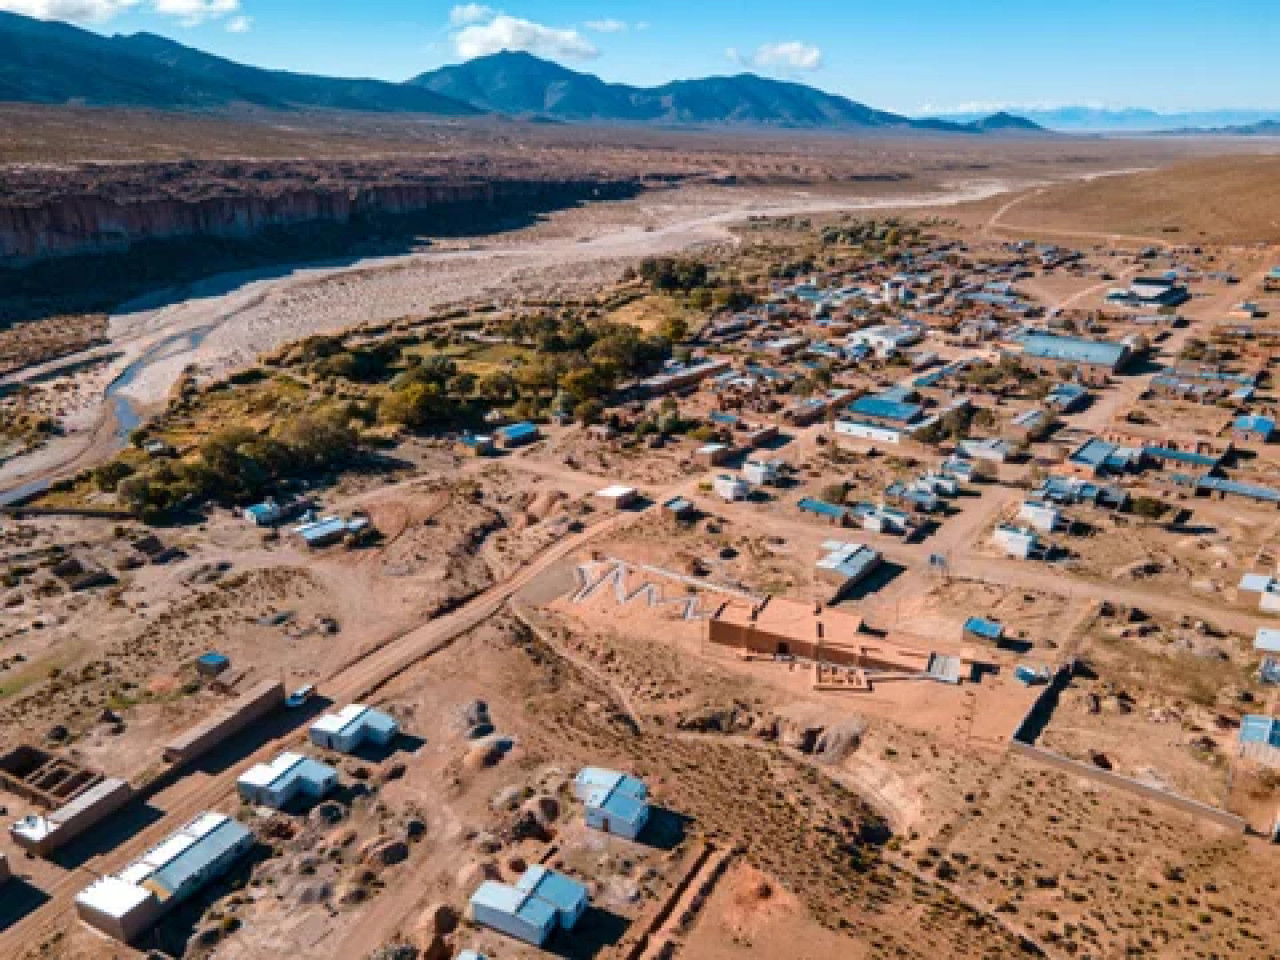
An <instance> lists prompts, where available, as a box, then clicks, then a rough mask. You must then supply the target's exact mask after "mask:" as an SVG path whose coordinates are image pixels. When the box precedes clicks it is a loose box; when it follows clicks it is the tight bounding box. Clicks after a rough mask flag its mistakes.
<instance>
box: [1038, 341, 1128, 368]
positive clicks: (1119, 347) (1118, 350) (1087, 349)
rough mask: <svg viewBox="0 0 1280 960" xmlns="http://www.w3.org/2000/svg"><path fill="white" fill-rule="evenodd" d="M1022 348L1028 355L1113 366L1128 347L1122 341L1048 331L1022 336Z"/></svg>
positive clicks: (1123, 355)
mask: <svg viewBox="0 0 1280 960" xmlns="http://www.w3.org/2000/svg"><path fill="white" fill-rule="evenodd" d="M1022 350H1023V352H1024V353H1026V354H1027V355H1028V356H1032V357H1040V358H1042V359H1045V360H1061V361H1062V362H1063V363H1083V364H1088V365H1090V366H1103V367H1115V366H1116V365H1117V364H1119V363H1120V361H1121V360H1123V359H1124V357H1125V355H1126V354H1127V353H1128V350H1129V348H1128V347H1126V346H1125V345H1124V344H1122V343H1109V342H1107V341H1105V340H1085V339H1083V338H1081V337H1058V336H1054V335H1053V334H1048V333H1033V334H1029V335H1027V336H1026V337H1024V338H1023V340H1022Z"/></svg>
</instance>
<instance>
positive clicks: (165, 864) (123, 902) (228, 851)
mask: <svg viewBox="0 0 1280 960" xmlns="http://www.w3.org/2000/svg"><path fill="white" fill-rule="evenodd" d="M253 843H254V839H253V834H252V833H251V832H250V831H249V830H248V829H247V828H246V827H245V826H244V825H242V824H240V823H238V822H236V821H235V820H233V819H231V818H230V817H228V816H226V815H225V814H221V813H202V814H201V815H200V816H198V817H196V818H195V819H194V820H192V821H191V822H190V823H188V824H187V825H186V826H184V827H183V828H182V829H180V830H179V831H177V832H176V833H174V834H172V835H171V836H169V837H168V838H167V839H165V840H163V841H161V843H160V844H159V845H158V846H156V847H153V848H152V849H151V850H148V851H147V852H146V853H144V854H143V855H142V856H141V857H139V858H138V859H137V860H135V861H134V862H133V863H131V864H130V865H129V866H127V867H125V868H124V869H123V870H121V871H120V872H119V873H116V874H108V875H106V876H103V877H100V878H99V879H97V880H95V881H94V882H93V883H91V884H90V885H89V886H88V887H86V888H85V889H84V890H82V891H81V892H80V894H79V896H77V897H76V912H77V913H78V914H79V916H80V919H81V920H83V921H84V922H85V923H87V924H89V926H91V927H95V928H96V929H98V930H101V931H102V932H103V933H105V934H107V935H108V936H111V937H114V938H115V939H117V940H119V941H121V942H123V943H128V942H129V941H131V940H133V939H134V938H136V937H137V936H138V935H139V934H141V933H142V932H143V931H144V930H146V929H148V928H149V927H151V926H152V925H153V924H154V923H155V922H156V921H157V920H158V919H159V918H160V916H161V915H162V914H163V913H164V912H165V911H166V910H168V909H169V908H170V907H172V906H175V905H176V904H178V903H181V902H182V901H183V900H186V899H187V898H188V897H190V896H191V895H192V894H194V893H195V892H196V891H197V890H199V889H200V888H201V887H203V886H204V885H205V884H207V883H208V882H209V881H210V880H212V879H214V878H215V877H218V876H220V875H221V874H223V873H225V872H226V871H227V870H228V869H229V868H230V867H231V865H232V864H233V863H234V862H235V861H236V860H238V859H240V858H241V857H242V856H244V855H245V854H246V853H248V852H249V849H250V848H251V847H252V846H253Z"/></svg>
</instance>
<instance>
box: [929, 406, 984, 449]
mask: <svg viewBox="0 0 1280 960" xmlns="http://www.w3.org/2000/svg"><path fill="white" fill-rule="evenodd" d="M975 416H976V413H975V411H974V409H973V408H972V407H957V408H956V409H953V410H948V411H947V412H946V413H944V414H943V415H942V416H940V417H939V418H938V419H937V420H935V421H934V422H933V423H931V424H929V426H927V427H925V428H924V429H923V430H921V431H920V432H919V433H917V434H916V439H917V440H919V441H920V442H922V443H941V442H942V441H943V440H945V439H948V438H950V439H951V440H954V441H960V440H964V439H967V438H968V436H969V431H970V429H971V428H972V426H973V420H974V417H975Z"/></svg>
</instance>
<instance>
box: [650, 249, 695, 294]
mask: <svg viewBox="0 0 1280 960" xmlns="http://www.w3.org/2000/svg"><path fill="white" fill-rule="evenodd" d="M636 272H637V274H638V275H639V277H640V279H641V280H643V281H644V282H645V283H647V284H649V286H650V287H651V288H652V289H653V290H655V291H656V292H658V293H690V292H692V291H694V290H697V289H698V288H699V287H708V286H710V285H711V284H710V279H711V278H710V272H709V271H708V270H707V265H706V264H705V263H702V262H701V261H699V260H692V259H689V258H685V257H650V258H648V259H645V260H642V261H640V268H639V269H638V270H637V271H636Z"/></svg>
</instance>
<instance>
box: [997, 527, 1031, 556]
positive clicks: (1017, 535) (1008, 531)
mask: <svg viewBox="0 0 1280 960" xmlns="http://www.w3.org/2000/svg"><path fill="white" fill-rule="evenodd" d="M991 539H992V541H993V542H994V543H995V544H996V546H998V547H999V548H1000V549H1001V550H1003V551H1004V552H1005V553H1006V554H1007V555H1008V556H1011V557H1017V558H1018V559H1019V560H1026V559H1027V558H1028V557H1030V556H1032V555H1033V554H1035V553H1037V552H1039V550H1040V549H1041V548H1040V538H1039V537H1037V536H1036V535H1035V532H1034V531H1032V530H1026V529H1019V528H1018V527H1004V526H1000V527H996V530H995V533H994V534H993V535H992V538H991Z"/></svg>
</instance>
